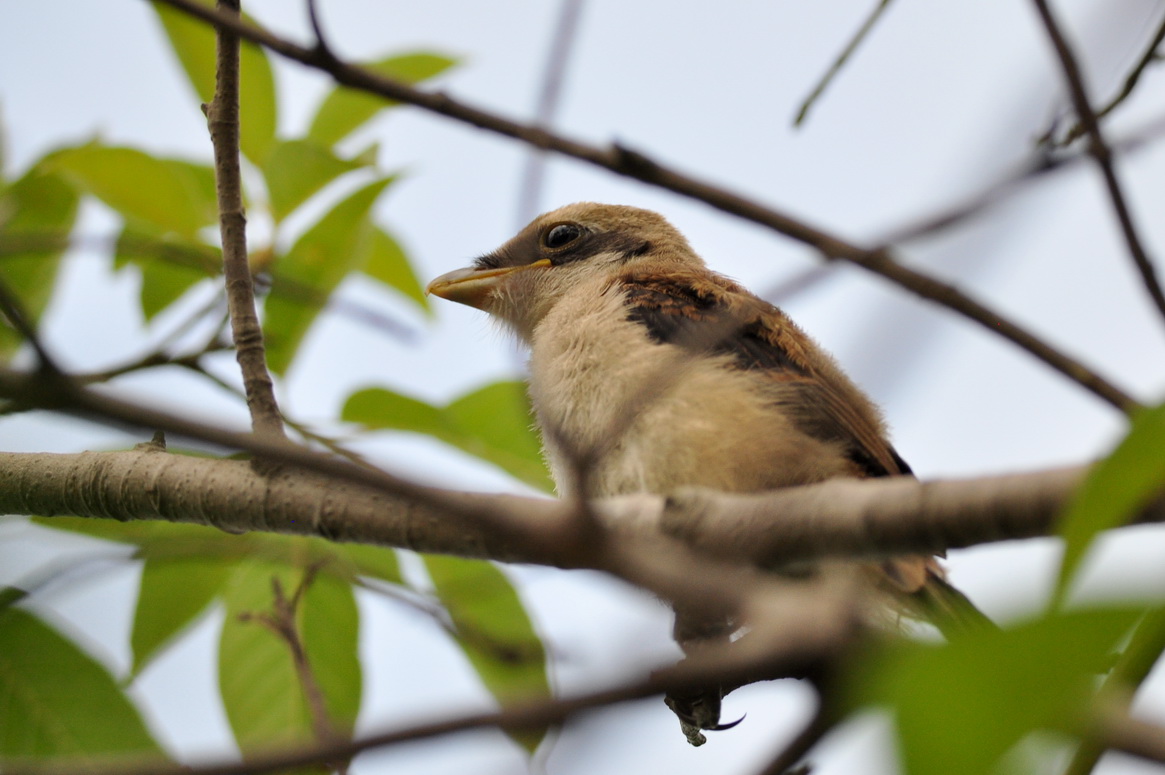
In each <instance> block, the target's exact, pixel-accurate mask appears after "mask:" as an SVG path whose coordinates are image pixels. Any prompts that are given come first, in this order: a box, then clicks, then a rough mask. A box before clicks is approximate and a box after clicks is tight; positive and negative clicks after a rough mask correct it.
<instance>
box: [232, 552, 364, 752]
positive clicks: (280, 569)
mask: <svg viewBox="0 0 1165 775" xmlns="http://www.w3.org/2000/svg"><path fill="white" fill-rule="evenodd" d="M302 548H303V542H296V545H294V546H292V547H290V549H291V551H290V552H289V556H288V557H287V559H286V562H283V563H272V562H269V561H265V560H256V561H253V562H247V563H243V564H241V565H240V566H239V567H238V569H237V570H236V571H235V573H234V575H233V576H232V577H231V579H230V581H229V582H228V584H227V585H226V587H225V592H224V599H225V601H226V605H227V620H226V622H225V623H224V625H223V632H222V638H221V640H220V645H219V687H220V690H221V692H222V698H223V705H224V707H225V708H226V712H227V717H228V719H229V720H230V723H231V728H232V729H233V730H234V733H235V739H236V741H237V742H238V744H239V747H240V748H241V749H242V750H243V752H244V754H247V753H250V752H253V751H256V750H261V749H265V750H270V749H271V748H272V747H277V746H280V745H286V744H292V743H308V742H311V741H313V740H315V739H316V735H315V733H314V731H313V726H312V714H311V710H310V708H309V705H308V701H307V700H306V699H305V696H304V690H303V688H302V684H301V681H300V677H299V673H298V672H297V671H296V667H295V663H294V660H293V659H292V656H291V649H290V646H289V644H288V643H287V641H286V640H284V639H283V638H281V637H280V636H278V635H276V634H275V633H274V632H273V631H272V630H271V629H270V628H269V627H267V626H265V625H263V624H262V623H260V622H259V621H258V620H257V619H258V617H261V616H264V615H271V613H272V607H273V602H274V594H273V587H272V583H273V582H272V580H273V579H278V580H279V583H280V584H281V585H282V588H283V591H284V594H285V595H287V596H289V597H290V596H291V595H293V594H294V593H295V590H296V588H297V586H298V585H299V583H300V581H301V579H302V578H303V575H304V570H303V568H306V567H307V566H306V565H304V564H303V560H304V559H305V558H306V556H307V555H306V553H303V552H302V551H301V549H302ZM296 629H297V632H298V633H299V637H300V638H301V640H302V643H303V645H304V648H305V649H306V652H307V657H308V664H309V666H310V670H311V674H312V676H314V679H315V681H316V683H317V684H318V686H319V688H320V691H321V692H322V694H323V697H324V702H325V706H326V709H327V713H328V717H329V723H330V724H331V725H332V728H333V729H334V731H336V732H340V733H348V732H350V731H351V726H352V722H353V720H354V719H355V717H356V714H357V712H358V710H359V706H360V691H359V689H360V682H361V679H360V665H359V659H358V656H357V640H358V636H359V633H358V616H357V611H356V604H355V598H354V597H353V595H352V590H351V587H350V586H349V585H347V584H345V583H344V582H342V581H339V580H336V579H334V578H332V577H329V576H326V575H321V576H317V577H316V578H315V580H314V581H313V582H312V585H311V587H310V588H309V590H308V591H307V593H306V594H305V595H304V597H303V599H302V600H301V602H300V605H299V607H298V608H297V616H296Z"/></svg>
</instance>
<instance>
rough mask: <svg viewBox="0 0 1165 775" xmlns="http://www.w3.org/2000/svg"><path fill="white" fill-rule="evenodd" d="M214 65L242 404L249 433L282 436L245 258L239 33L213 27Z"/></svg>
mask: <svg viewBox="0 0 1165 775" xmlns="http://www.w3.org/2000/svg"><path fill="white" fill-rule="evenodd" d="M216 7H217V9H218V12H219V13H220V14H223V15H228V14H229V15H230V16H232V17H233V18H235V19H238V18H239V0H218V3H217V6H216ZM217 31H218V65H217V69H216V73H215V93H214V99H213V100H212V101H211V103H210V104H209V105H208V106H207V108H206V118H207V125H208V126H209V127H210V139H211V142H212V143H213V144H214V172H215V179H216V181H217V184H218V185H217V191H218V210H219V230H220V232H221V234H222V255H223V273H224V274H225V275H226V289H227V304H228V306H229V307H230V312H231V331H232V333H233V335H234V340H235V347H236V348H237V352H236V357H237V358H238V361H239V368H240V369H241V370H242V372H243V386H244V388H245V390H246V393H247V406H248V408H249V409H250V410H251V424H252V426H253V427H254V429H255V432H256V433H258V434H260V435H263V436H270V437H272V438H282V437H283V424H282V422H281V421H280V417H279V405H278V404H277V403H276V401H275V387H274V385H273V384H272V382H271V375H270V374H269V373H268V372H267V358H266V353H265V351H264V348H263V329H262V328H261V327H260V325H259V315H258V313H257V312H256V309H255V286H254V283H253V281H252V279H251V267H250V264H249V262H248V261H247V217H246V215H245V214H244V212H243V184H242V177H241V175H240V172H239V38H238V35H236V34H235V33H234V31H232V30H230V29H228V28H226V27H221V26H220V27H218V28H217Z"/></svg>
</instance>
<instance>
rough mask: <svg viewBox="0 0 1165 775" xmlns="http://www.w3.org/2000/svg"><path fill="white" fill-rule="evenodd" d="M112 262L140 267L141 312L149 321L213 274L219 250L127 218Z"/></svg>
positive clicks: (219, 261) (217, 267) (218, 263)
mask: <svg viewBox="0 0 1165 775" xmlns="http://www.w3.org/2000/svg"><path fill="white" fill-rule="evenodd" d="M114 264H115V266H125V265H126V264H133V265H134V266H136V267H138V269H139V270H140V271H141V277H142V285H141V292H140V297H141V303H142V316H143V317H144V318H145V319H146V320H147V321H149V320H153V318H154V316H156V315H157V314H158V313H159V312H161V311H162V310H164V309H166V308H167V307H169V306H170V305H171V304H173V303H174V302H175V301H177V300H178V299H180V298H182V296H183V295H184V294H185V293H186V292H187V291H188V290H190V289H191V288H192V287H194V286H195V285H196V284H198V282H200V281H201V280H205V279H207V278H208V277H216V276H217V275H218V274H219V271H220V268H221V267H222V251H221V250H220V249H219V248H217V247H211V246H210V245H207V244H205V243H203V242H201V241H200V240H197V239H192V238H189V237H182V236H178V235H175V234H165V233H163V232H160V231H158V230H156V229H154V228H152V227H150V226H147V225H144V224H141V223H139V222H136V221H134V220H132V219H127V220H126V224H125V227H124V228H123V229H122V231H121V234H120V235H118V238H117V253H116V257H115V260H114Z"/></svg>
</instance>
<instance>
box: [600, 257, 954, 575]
mask: <svg viewBox="0 0 1165 775" xmlns="http://www.w3.org/2000/svg"><path fill="white" fill-rule="evenodd" d="M620 288H621V290H622V292H623V293H624V294H625V295H626V298H627V310H628V311H627V315H628V318H629V319H631V320H633V321H635V322H637V323H639V324H641V325H643V326H644V327H645V328H646V329H647V332H648V335H649V336H651V338H652V339H654V340H655V341H657V342H659V343H661V344H662V343H669V344H677V345H680V346H691V347H694V348H696V349H700V350H712V351H714V352H721V353H727V354H730V355H732V356H733V359H734V362H735V364H736V365H737V367H739V368H741V369H745V370H749V371H760V372H763V373H764V375H765V376H766V377H768V378H770V379H772V380H773V381H774V382H775V383H779V384H780V387H781V390H779V391H774V395H776V396H782V397H783V398H781V399H776V400H778V401H780V402H781V403H783V404H784V408H785V409H786V411H788V412H789V414H790V416H791V417H793V418H794V421H795V422H796V423H797V425H798V427H799V428H801V430H802V431H804V432H805V433H808V434H809V435H811V436H814V437H815V438H821V439H825V440H829V441H837V442H841V443H842V444H843V445H844V446H845V448H846V449H847V451H848V454H849V457H850V458H851V460H853V462H854V463H855V464H856V467H857V469H858V470H860V471H861V473H862V474H863V475H865V476H868V477H879V476H896V475H909V474H910V473H911V471H910V467H909V466H908V465H907V464H906V462H905V461H904V460H903V459H902V458H901V457H900V456H899V455H898V453H897V452H896V451H895V450H894V448H893V447H892V446H891V445H890V442H889V441H887V440H886V437H885V435H884V433H883V430H882V426H881V423H880V422H879V420H878V416H877V413H876V410H875V409H874V408H873V406H872V405H871V404H870V403H869V401H868V400H867V399H866V398H865V396H864V395H863V394H862V393H861V392H860V391H859V390H858V389H857V387H855V386H854V385H853V384H852V383H850V381H849V379H848V378H847V377H845V376H844V375H843V374H842V373H841V372H840V371H839V370H838V369H837V368H836V367H835V366H834V365H833V363H832V361H830V360H829V359H828V358H827V357H825V356H824V355H822V354H821V352H820V350H819V349H818V348H817V347H816V346H815V345H814V344H813V343H812V342H811V341H810V340H809V338H808V337H807V336H806V335H805V334H804V333H803V332H802V331H801V329H799V328H798V327H797V326H796V325H795V324H794V323H793V322H792V321H791V320H789V318H788V317H786V316H785V314H784V313H783V312H782V311H781V310H780V309H778V308H776V307H774V306H773V305H771V304H769V303H768V302H765V301H763V300H762V299H760V298H757V297H756V296H754V295H752V294H751V293H749V292H748V291H747V290H745V289H744V288H742V287H741V286H739V285H737V284H736V283H733V282H732V281H730V280H727V279H726V278H722V277H720V276H718V275H712V274H705V273H699V272H684V271H674V270H672V271H669V272H667V273H666V274H648V273H628V274H627V275H625V276H624V277H622V278H621V281H620ZM790 388H792V390H790ZM877 570H878V576H879V577H880V578H881V580H882V581H883V582H888V583H889V585H890V586H891V587H892V588H893V589H895V590H897V591H899V592H906V593H914V592H916V591H917V590H920V589H922V588H923V587H924V586H926V584H927V582H928V579H929V578H930V577H931V576H937V577H939V578H942V575H943V574H942V568H941V566H940V565H939V564H938V562H937V561H936V560H935V559H934V558H933V557H923V556H910V557H895V558H891V559H888V560H886V561H885V562H883V563H880V564H879V565H878V566H877Z"/></svg>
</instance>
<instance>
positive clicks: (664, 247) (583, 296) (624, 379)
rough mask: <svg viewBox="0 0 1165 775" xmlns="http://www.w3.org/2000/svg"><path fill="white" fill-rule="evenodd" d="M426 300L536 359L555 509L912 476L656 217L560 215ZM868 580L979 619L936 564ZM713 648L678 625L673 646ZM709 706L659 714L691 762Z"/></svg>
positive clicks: (756, 309)
mask: <svg viewBox="0 0 1165 775" xmlns="http://www.w3.org/2000/svg"><path fill="white" fill-rule="evenodd" d="M428 290H429V292H430V293H433V294H434V295H437V296H440V297H442V298H445V299H449V300H451V301H456V302H460V303H462V304H468V305H470V306H473V307H476V308H478V309H481V310H484V311H486V312H488V313H489V314H491V315H492V316H494V317H495V318H497V319H499V320H501V321H502V322H503V323H505V324H506V325H507V326H508V327H509V328H511V329H512V330H513V331H514V333H516V334H517V336H518V337H519V338H520V339H521V340H522V341H523V342H524V343H525V344H526V345H528V346H529V348H530V361H529V370H530V398H531V402H532V404H533V407H534V410H535V414H536V417H537V422H538V425H539V427H540V429H541V432H542V443H543V447H544V451H545V454H546V458H547V460H548V462H549V464H550V467H551V470H552V473H553V475H554V479H555V483H556V485H557V488H558V490H559V494H560V495H570V494H572V493H574V492H575V490H576V488H577V487H579V485H580V483H582V484H585V487H586V492H585V494H586V495H588V496H592V497H599V496H606V495H618V494H623V493H634V492H652V493H667V492H669V491H672V490H675V489H676V488H679V487H686V486H702V487H708V488H712V489H718V490H724V491H732V492H757V491H763V490H769V489H775V488H780V487H791V486H796V485H802V484H810V483H814V482H821V481H824V480H827V479H832V478H835V477H858V478H864V477H877V476H897V475H907V474H910V467H909V466H908V465H907V464H906V463H905V461H903V460H902V458H901V457H900V456H899V455H898V453H897V452H895V450H894V448H893V447H892V446H891V445H890V442H889V441H887V437H886V429H885V426H884V424H883V422H882V420H881V417H880V415H879V412H878V410H877V409H876V408H875V406H874V405H873V404H872V403H871V401H870V400H869V399H868V398H867V397H866V396H865V395H864V394H863V393H862V392H861V391H860V390H859V389H858V388H857V387H856V386H855V385H854V384H853V383H852V382H851V381H850V380H849V378H848V377H846V376H845V375H844V374H843V373H842V372H841V371H840V370H839V369H838V367H837V366H836V365H835V363H834V362H833V359H832V358H830V357H829V356H828V355H827V354H826V353H825V352H824V351H822V350H821V349H820V348H819V347H818V346H817V345H816V344H815V343H814V342H813V341H812V340H810V339H809V338H808V337H807V336H806V335H805V334H804V333H803V332H802V331H801V330H800V329H799V328H798V327H797V326H796V325H795V324H794V323H793V322H792V321H791V320H789V318H788V317H786V316H785V314H784V313H783V312H782V311H781V310H780V309H778V308H777V307H775V306H773V305H771V304H769V303H767V302H765V301H763V300H762V299H760V298H758V297H757V296H754V295H753V294H751V293H749V292H748V291H747V290H745V289H744V288H743V287H741V286H740V285H738V284H736V283H735V282H733V281H731V280H729V279H728V278H726V277H723V276H721V275H719V274H716V273H715V272H713V271H711V270H710V269H708V267H707V266H706V265H705V264H704V261H703V260H702V259H701V258H700V257H699V256H698V255H697V254H696V253H695V252H694V251H693V250H692V248H691V246H690V245H689V244H688V242H687V240H685V239H684V237H683V236H682V235H681V234H680V233H679V232H678V231H677V230H676V229H675V228H674V227H672V226H671V224H669V223H668V222H667V221H666V220H665V219H664V218H663V217H662V216H660V215H659V214H657V213H654V212H651V211H648V210H642V209H638V208H634V207H625V206H619V205H605V204H594V203H578V204H572V205H568V206H566V207H563V208H560V209H558V210H555V211H553V212H550V213H546V214H545V215H541V216H539V217H538V218H536V219H534V221H533V222H532V223H530V224H529V225H528V226H527V227H526V228H524V229H523V230H522V231H521V232H519V233H518V234H517V236H515V237H514V238H512V239H511V240H510V241H509V242H507V243H506V244H505V245H503V246H502V247H500V248H498V249H497V250H495V251H493V252H492V253H487V254H486V255H484V256H482V257H480V258H478V259H477V260H476V261H474V263H473V265H472V266H470V267H467V268H465V269H458V270H456V271H453V272H449V273H448V274H444V275H442V276H440V277H438V278H437V279H435V280H433V282H432V283H430V284H429V288H428ZM579 460H585V461H586V462H587V467H586V470H585V473H584V474H583V475H582V478H581V479H580V476H579V475H578V469H579V467H578V466H577V465H576V463H577V461H579ZM854 567H857V566H854ZM863 572H866V573H867V575H868V576H869V577H870V578H871V579H874V584H875V585H876V586H881V587H884V588H885V590H886V591H887V592H889V593H890V595H891V596H892V597H896V598H898V599H900V600H903V601H905V602H904V603H903V605H906V607H908V608H910V609H912V610H916V611H917V610H923V611H932V610H933V611H938V612H942V611H948V612H949V611H958V612H963V611H965V610H967V609H969V610H970V611H974V608H973V606H971V605H970V603H969V602H968V601H967V600H966V598H964V597H963V596H962V595H961V594H960V593H959V592H958V591H957V590H955V589H954V588H953V587H951V586H950V585H949V584H947V583H946V582H945V581H944V580H943V572H942V570H941V568H940V566H939V565H938V562H937V561H936V560H935V559H934V558H931V557H902V558H895V559H893V560H889V561H886V562H884V563H881V564H879V565H877V566H874V570H873V571H872V572H871V571H869V569H867V568H865V567H863ZM907 603H910V604H912V605H907ZM970 616H972V617H981V616H982V615H981V614H978V612H977V611H974V613H973V614H970ZM940 624H941V622H940ZM712 629H713V630H715V629H716V628H715V627H713V628H712ZM720 629H721V630H726V627H724V626H721V627H720ZM708 630H709V628H708V626H707V622H693V621H688V620H686V618H685V617H684V616H683V615H682V613H680V612H677V623H676V637H677V640H679V641H680V643H681V645H685V643H687V642H691V641H695V640H698V639H700V638H704V637H707V636H708V634H709V632H708ZM719 700H720V696H719V693H718V692H712V693H711V694H705V695H701V696H693V697H686V698H684V697H669V700H668V704H669V706H671V707H672V709H673V710H674V711H675V712H676V714H677V715H678V716H679V717H680V720H681V724H682V726H683V728H684V731H685V734H687V735H688V739H689V741H690V742H693V744H699V743H700V742H702V741H703V736H702V735H700V734H699V730H700V729H717V728H721V727H720V725H719Z"/></svg>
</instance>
